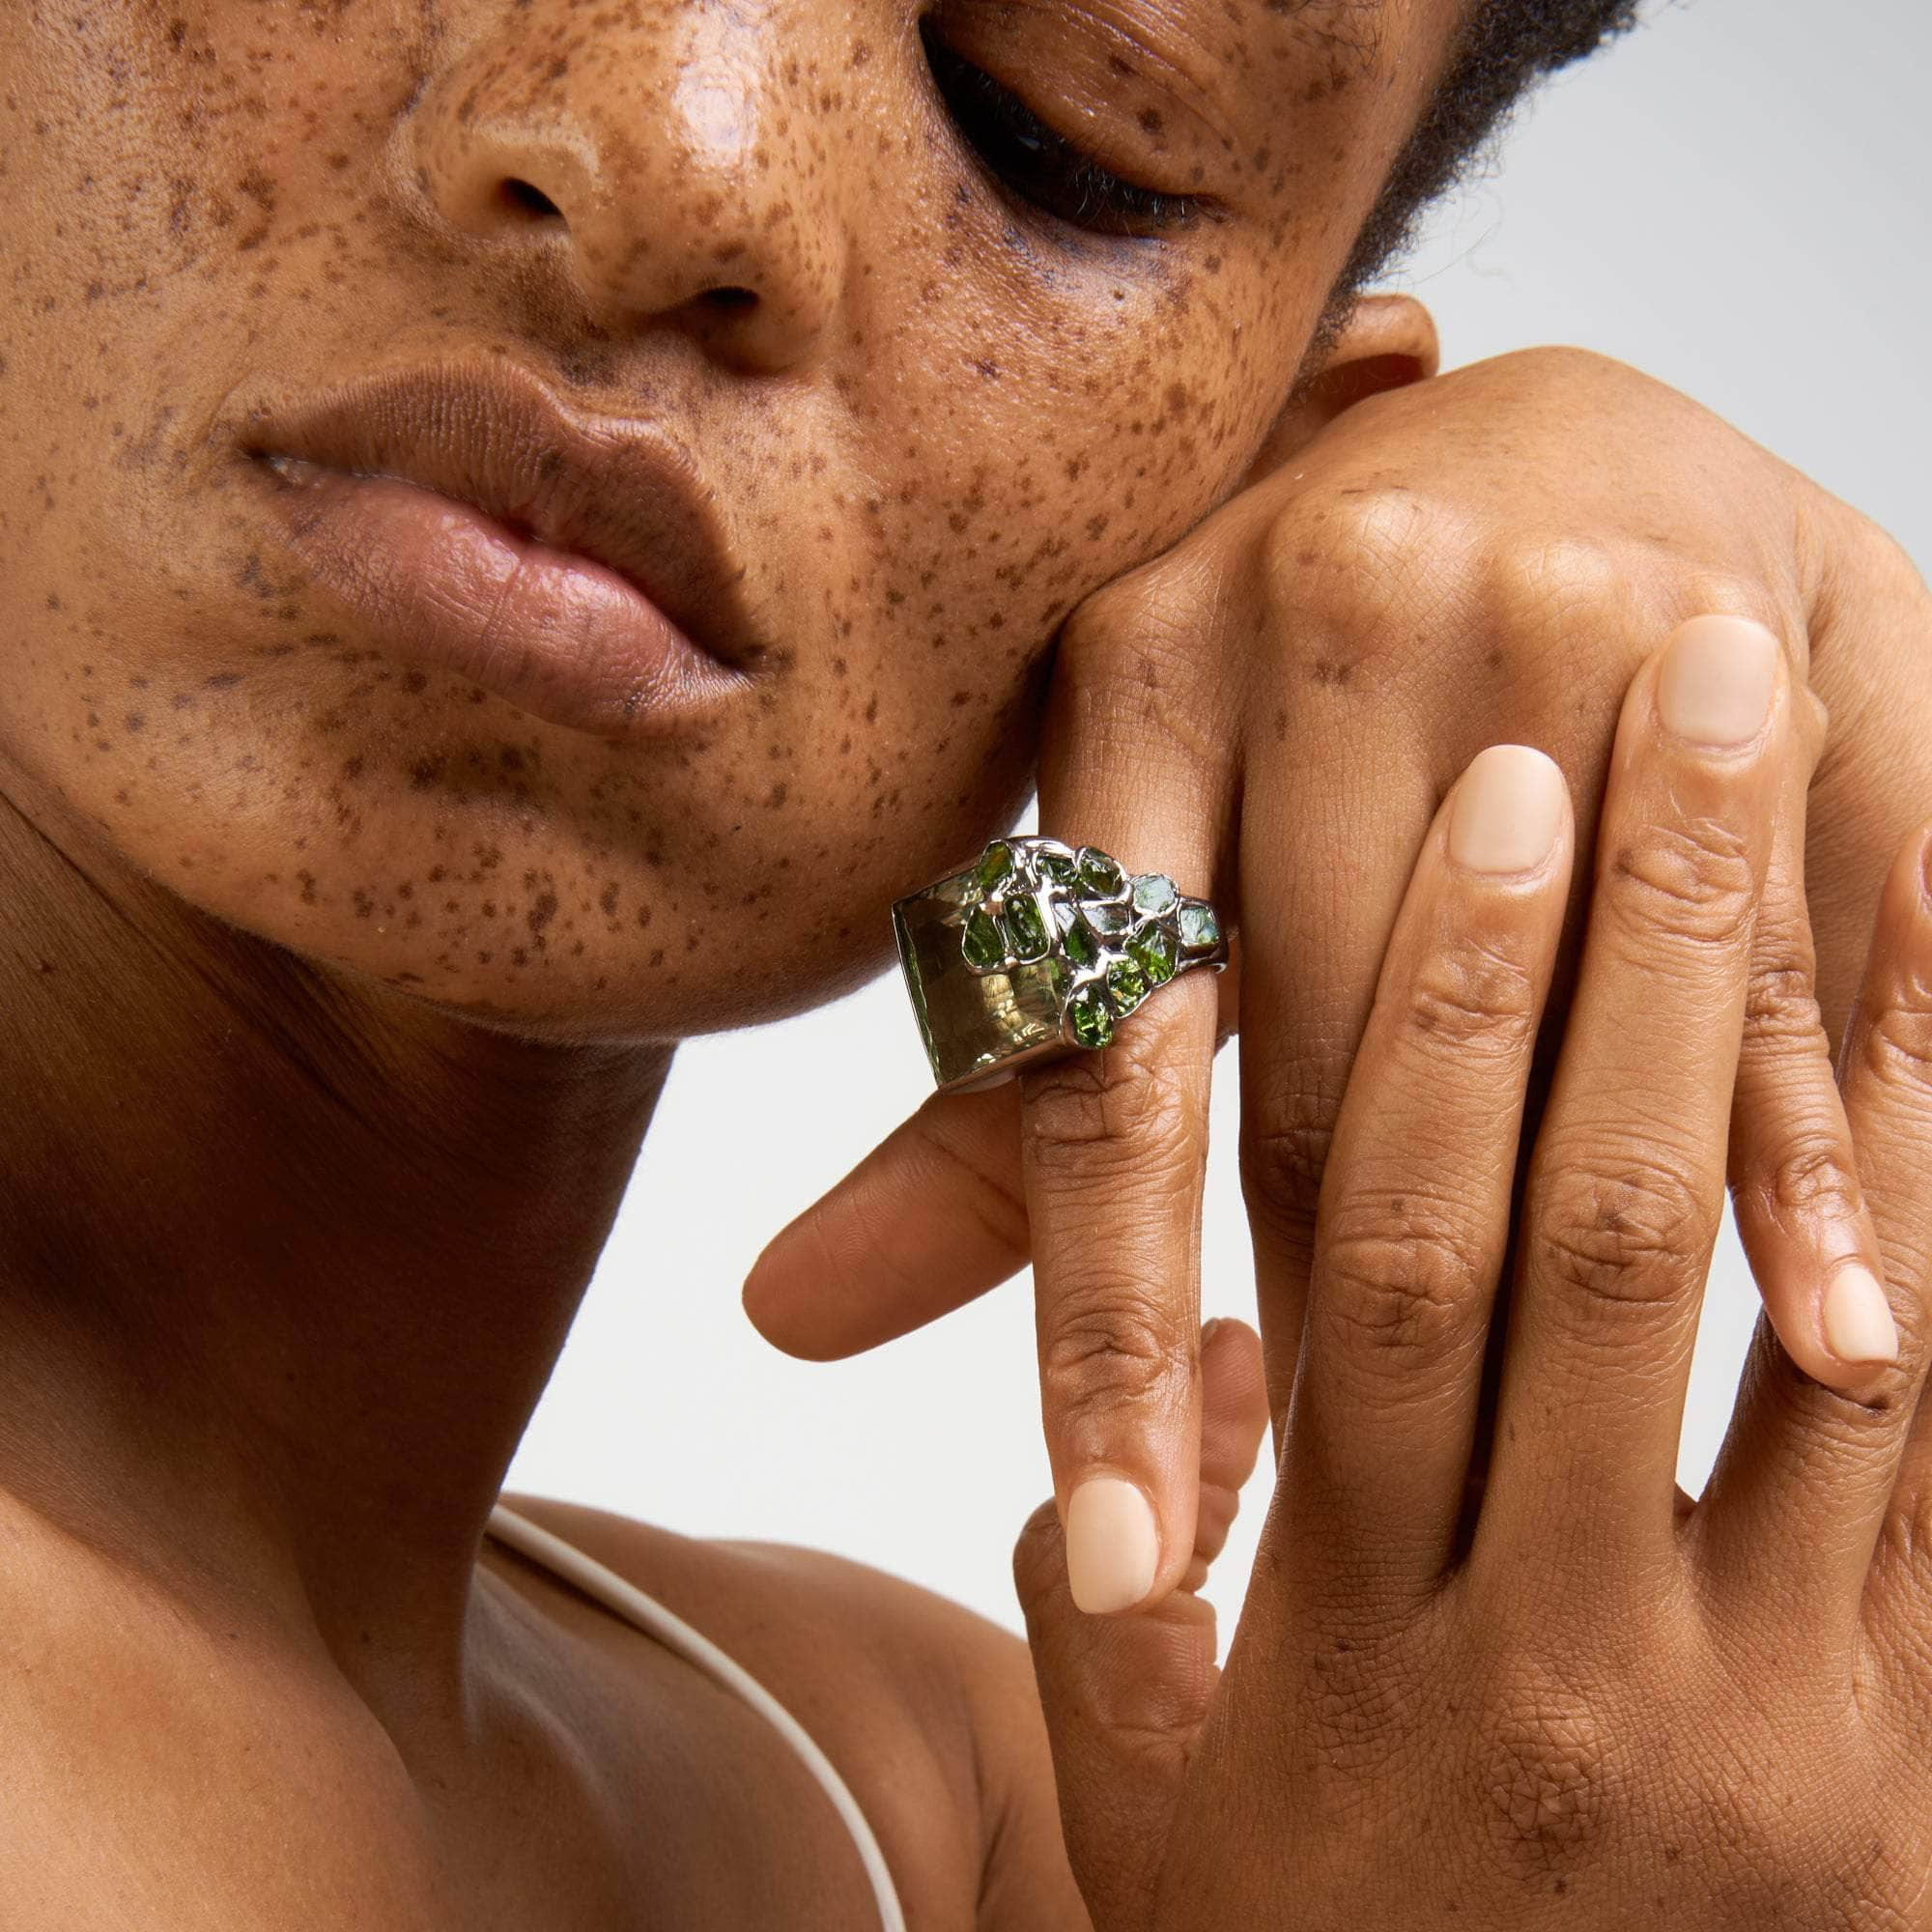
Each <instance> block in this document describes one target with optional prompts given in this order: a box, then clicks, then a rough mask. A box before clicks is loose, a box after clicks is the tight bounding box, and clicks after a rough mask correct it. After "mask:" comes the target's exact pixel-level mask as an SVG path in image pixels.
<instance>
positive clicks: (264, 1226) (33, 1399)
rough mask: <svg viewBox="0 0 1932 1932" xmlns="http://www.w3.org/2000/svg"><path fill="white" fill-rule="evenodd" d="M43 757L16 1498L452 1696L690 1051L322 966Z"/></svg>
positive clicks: (17, 796) (32, 875) (2, 1282)
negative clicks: (78, 812) (152, 875)
mask: <svg viewBox="0 0 1932 1932" xmlns="http://www.w3.org/2000/svg"><path fill="white" fill-rule="evenodd" d="M15 776H16V775H14V774H13V773H8V774H7V775H6V781H7V785H8V787H9V788H10V789H11V790H12V792H13V798H12V800H9V801H0V882H4V895H5V898H6V902H7V907H8V934H7V940H6V943H5V945H4V947H0V1013H4V1014H5V1015H6V1016H7V1021H6V1024H5V1025H4V1026H0V1092H4V1093H5V1094H7V1095H8V1096H9V1102H8V1104H7V1106H6V1107H5V1108H4V1109H0V1192H4V1200H3V1201H0V1493H4V1494H6V1495H8V1496H10V1497H11V1498H12V1499H13V1501H14V1505H15V1506H18V1507H21V1508H24V1509H26V1510H30V1511H32V1512H34V1513H36V1514H38V1515H39V1516H41V1517H42V1518H43V1519H46V1520H49V1521H51V1522H53V1523H55V1524H57V1525H58V1527H59V1528H60V1530H61V1531H62V1532H63V1533H65V1534H66V1535H69V1536H72V1537H75V1538H78V1539H80V1540H81V1541H82V1542H83V1543H84V1544H86V1545H88V1546H90V1547H95V1548H99V1549H101V1550H102V1551H104V1552H106V1553H109V1554H111V1555H112V1556H113V1557H114V1558H115V1559H116V1560H117V1561H120V1562H123V1563H127V1564H132V1565H135V1566H138V1567H139V1568H140V1569H142V1570H144V1571H146V1572H148V1573H150V1574H152V1575H154V1576H155V1577H158V1578H160V1579H162V1580H163V1581H164V1582H165V1584H166V1585H167V1587H169V1588H172V1589H176V1590H179V1591H181V1592H182V1593H184V1594H185V1595H189V1596H193V1597H197V1598H221V1599H225V1600H227V1602H228V1603H230V1604H232V1603H236V1602H241V1601H242V1600H244V1599H245V1600H246V1601H247V1602H249V1603H252V1604H254V1605H258V1606H260V1605H265V1604H266V1605H268V1607H269V1608H270V1612H271V1613H272V1614H274V1615H276V1616H277V1617H278V1618H286V1617H287V1616H290V1615H293V1616H294V1617H296V1618H297V1619H298V1620H300V1626H301V1627H303V1628H305V1629H309V1630H312V1631H313V1633H314V1634H315V1635H316V1637H318V1638H319V1639H320V1641H321V1642H322V1643H323V1644H325V1645H326V1646H327V1649H328V1650H329V1651H330V1653H331V1654H332V1655H333V1656H334V1658H335V1659H336V1660H337V1661H338V1662H340V1663H341V1664H342V1666H343V1668H344V1670H345V1674H347V1675H349V1676H350V1677H351V1678H352V1680H354V1679H355V1676H356V1673H357V1671H358V1669H359V1670H360V1671H362V1672H363V1673H365V1674H372V1673H376V1672H378V1671H380V1670H383V1669H387V1670H389V1671H390V1672H392V1673H393V1675H394V1678H395V1681H396V1682H397V1683H403V1682H408V1683H410V1684H412V1685H414V1686H415V1687H417V1689H416V1690H415V1692H414V1693H413V1694H414V1695H415V1696H416V1697H418V1698H420V1697H422V1696H426V1695H427V1696H434V1695H438V1694H439V1693H440V1694H441V1695H443V1696H447V1695H448V1694H450V1693H452V1692H453V1690H455V1688H456V1686H457V1684H458V1683H459V1682H460V1678H461V1673H462V1664H463V1645H464V1631H465V1622H466V1617H467V1615H468V1611H469V1601H470V1593H471V1588H472V1582H473V1575H474V1563H475V1556H476V1550H477V1546H478V1543H479V1540H480V1538H481V1535H482V1532H483V1526H484V1522H485V1519H486V1518H487V1516H488V1513H489V1510H490V1508H491V1505H492V1504H493V1502H494V1501H495V1499H496V1496H497V1491H498V1488H499V1486H500V1485H501V1482H502V1479H503V1474H504V1471H505V1469H506V1468H507V1466H508V1464H509V1461H510V1458H511V1455H512V1453H513V1452H514V1450H515V1447H516V1444H517V1441H518V1439H519V1437H520V1436H521V1435H522V1434H523V1431H524V1427H525V1425H526V1421H527V1419H528V1417H529V1414H530V1411H531V1409H532V1408H533V1406H535V1403H536V1400H537V1397H538V1395H539V1393H540V1392H541V1390H542V1388H543V1385H544V1383H545V1381H546V1379H547V1378H548V1377H549V1374H550V1371H551V1368H552V1366H553V1364H554V1360H555V1358H556V1354H557V1351H558V1350H559V1349H560V1348H561V1347H562V1344H563V1339H564V1335H565V1332H566V1330H567V1329H568V1327H569V1324H570V1321H571V1318H572V1316H573V1315H574V1313H575V1312H576V1309H577V1305H578V1303H579V1301H580V1299H581V1298H582V1293H583V1290H584V1288H585V1286H586V1284H587V1283H588V1281H589V1278H590V1273H591V1270H592V1268H593V1266H594V1265H595V1263H596V1259H597V1256H598V1253H599V1251H600V1250H601V1248H602V1247H603V1244H604V1241H605V1237H606V1236H607V1234H608V1233H609V1230H610V1227H611V1221H612V1219H613V1217H614V1216H615V1213H616V1210H617V1206H618V1203H619V1201H620V1199H621V1197H622V1194H623V1190H624V1187H625V1184H626V1182H627V1180H628V1179H629V1177H630V1173H631V1169H632V1167H633V1164H634V1163H635V1161H636V1158H637V1154H638V1150H639V1145H640V1143H641V1140H642V1137H643V1133H644V1130H645V1128H646V1126H647V1125H648V1124H649V1120H650V1115H651V1111H652V1108H653V1106H654V1105H655V1103H656V1099H657V1095H658V1094H659V1092H660V1090H661V1088H662V1085H663V1081H664V1077H665V1074H666V1071H667V1070H668V1064H669V1058H670V1049H669V1048H668V1047H666V1046H647V1047H639V1046H634V1045H622V1046H611V1045H608V1044H598V1045H584V1044H569V1045H566V1044H556V1043H552V1042H538V1041H532V1040H530V1039H528V1038H523V1037H513V1036H511V1035H510V1034H508V1033H506V1032H502V1031H498V1030H496V1029H494V1028H489V1027H485V1026H482V1025H478V1024H474V1023H470V1022H468V1021H464V1020H460V1019H456V1018H453V1017H452V1016H450V1015H448V1014H447V1013H444V1012H441V1011H439V1010H437V1009H433V1008H431V1007H429V1006H427V1005H426V1004H424V1003H422V1002H420V1001H417V1000H414V999H412V998H411V997H409V996H406V995H404V994H401V993H398V992H396V991H394V990H392V989H390V988H387V987H384V986H382V985H378V984H375V983H373V982H370V981H367V980H350V979H349V978H348V976H346V975H342V974H337V973H332V972H330V971H329V970H327V969H326V968H322V967H317V966H315V965H312V964H309V963H307V962H305V961H303V960H302V959H300V958H299V957H298V956H297V955H295V954H293V953H291V952H286V951H284V950H282V949H279V948H276V947H273V946H270V945H268V944H265V943H264V942H261V941H259V940H256V939H253V938H251V937H250V936H249V935H247V934H245V933H241V932H239V931H237V930H235V929H234V928H232V927H229V926H227V925H226V924H224V923H221V922H218V921H215V920H213V919H212V918H209V917H208V916H206V915H203V914H200V913H198V912H196V911H195V910H194V909H193V908H192V907H190V906H187V905H185V904H184V902H182V901H181V900H180V899H178V898H175V897H174V896H173V895H168V894H165V893H163V892H162V891H161V890H160V889H159V888H158V887H156V886H155V885H154V884H153V883H152V882H150V881H148V880H146V879H145V878H143V877H141V876H139V875H137V874H136V873H135V872H134V871H133V870H132V868H130V867H128V866H127V865H126V864H125V862H118V861H117V860H116V859H115V858H114V856H113V855H112V854H111V853H108V852H106V851H104V850H103V849H102V848H101V847H99V845H98V844H95V843H93V842H92V841H91V839H90V838H89V837H88V835H87V834H86V832H85V831H84V829H82V828H80V827H78V826H75V825H72V824H71V823H70V822H66V821H65V820H64V819H63V817H62V815H61V814H60V813H59V811H58V810H57V809H55V808H53V807H51V806H50V805H49V804H48V802H46V801H43V800H42V799H39V798H36V799H35V800H34V802H33V811H32V815H31V816H29V815H28V814H27V812H26V811H25V810H23V809H22V804H21V802H20V801H21V800H22V799H23V790H22V789H21V788H20V787H16V786H14V778H15ZM377 1660H383V1662H377ZM431 1687H434V1688H431ZM365 1688H369V1687H365Z"/></svg>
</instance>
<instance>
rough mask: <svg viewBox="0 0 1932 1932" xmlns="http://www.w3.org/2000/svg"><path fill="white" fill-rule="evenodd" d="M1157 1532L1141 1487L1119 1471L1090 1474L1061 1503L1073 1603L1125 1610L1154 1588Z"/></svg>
mask: <svg viewBox="0 0 1932 1932" xmlns="http://www.w3.org/2000/svg"><path fill="white" fill-rule="evenodd" d="M1159 1563H1160V1532H1159V1530H1158V1529H1156V1528H1155V1526H1154V1520H1153V1509H1152V1506H1151V1504H1150V1503H1149V1502H1148V1499H1147V1497H1146V1496H1145V1495H1143V1494H1142V1493H1141V1492H1140V1490H1139V1489H1138V1488H1137V1487H1136V1486H1135V1485H1134V1484H1132V1483H1129V1482H1126V1481H1125V1480H1123V1479H1122V1477H1119V1476H1089V1477H1088V1478H1087V1480H1086V1481H1085V1482H1084V1483H1082V1484H1081V1485H1080V1486H1079V1488H1078V1489H1076V1490H1075V1491H1074V1492H1073V1493H1072V1495H1071V1496H1069V1497H1068V1498H1067V1503H1066V1581H1067V1585H1068V1587H1069V1588H1070V1589H1071V1590H1072V1592H1073V1602H1074V1604H1075V1605H1076V1606H1077V1607H1079V1608H1080V1609H1083V1610H1088V1611H1099V1612H1104V1611H1107V1610H1124V1609H1127V1608H1129V1607H1130V1606H1131V1605H1135V1604H1137V1603H1139V1602H1140V1600H1141V1599H1142V1598H1143V1597H1145V1596H1146V1595H1147V1593H1148V1592H1149V1591H1150V1590H1151V1589H1152V1588H1153V1573H1154V1571H1155V1570H1156V1569H1157V1568H1158V1567H1159Z"/></svg>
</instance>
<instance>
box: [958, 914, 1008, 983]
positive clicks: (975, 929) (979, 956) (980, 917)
mask: <svg viewBox="0 0 1932 1932" xmlns="http://www.w3.org/2000/svg"><path fill="white" fill-rule="evenodd" d="M959 950H960V952H963V953H965V955H966V963H967V965H969V966H977V967H978V968H979V969H980V972H982V973H990V972H991V971H992V970H993V968H994V967H996V966H997V965H999V963H1000V962H1001V961H1002V960H1003V959H1004V958H1005V957H1006V956H1007V949H1006V947H1005V946H1004V945H1003V944H1002V943H1001V939H1000V928H999V927H998V926H997V925H995V924H994V923H993V922H992V921H991V920H990V919H988V918H987V917H986V915H985V914H984V913H982V912H976V913H975V914H974V915H973V917H972V918H971V919H969V920H968V921H967V922H966V937H965V938H964V939H962V940H961V941H960V942H959Z"/></svg>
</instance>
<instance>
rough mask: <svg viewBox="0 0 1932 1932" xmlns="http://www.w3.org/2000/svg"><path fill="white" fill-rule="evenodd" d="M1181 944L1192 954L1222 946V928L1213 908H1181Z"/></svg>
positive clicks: (1188, 906) (1195, 906)
mask: <svg viewBox="0 0 1932 1932" xmlns="http://www.w3.org/2000/svg"><path fill="white" fill-rule="evenodd" d="M1180 943H1181V945H1183V946H1184V947H1186V948H1187V949H1188V951H1189V952H1203V951H1205V950H1206V949H1207V948H1208V947H1210V946H1219V945H1220V943H1221V927H1220V923H1219V922H1218V921H1216V919H1215V917H1214V908H1213V907H1212V906H1205V905H1186V906H1182V907H1181V908H1180Z"/></svg>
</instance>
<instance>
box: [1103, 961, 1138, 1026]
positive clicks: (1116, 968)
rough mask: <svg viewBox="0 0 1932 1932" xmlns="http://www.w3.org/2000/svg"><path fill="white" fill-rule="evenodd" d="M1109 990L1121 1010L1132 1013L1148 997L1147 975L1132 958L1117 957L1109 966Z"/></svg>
mask: <svg viewBox="0 0 1932 1932" xmlns="http://www.w3.org/2000/svg"><path fill="white" fill-rule="evenodd" d="M1107 991H1108V992H1109V993H1110V994H1111V995H1112V996H1113V1001H1114V1005H1115V1007H1116V1008H1117V1009H1119V1010H1120V1011H1122V1012H1123V1013H1130V1012H1132V1011H1133V1009H1135V1008H1136V1007H1137V1006H1139V1005H1140V1003H1141V1002H1142V1001H1143V1000H1144V999H1146V998H1147V995H1148V982H1147V975H1146V974H1144V973H1143V972H1142V971H1141V969H1140V968H1139V967H1138V966H1136V965H1135V964H1134V962H1133V961H1132V960H1131V959H1117V960H1115V961H1114V963H1113V964H1112V965H1111V966H1109V967H1108V968H1107Z"/></svg>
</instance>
